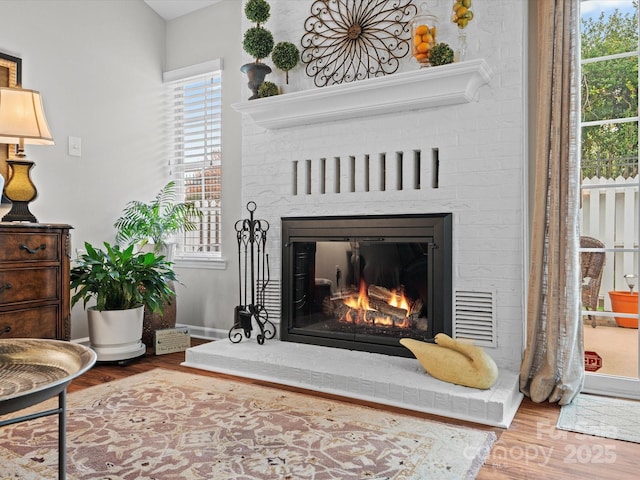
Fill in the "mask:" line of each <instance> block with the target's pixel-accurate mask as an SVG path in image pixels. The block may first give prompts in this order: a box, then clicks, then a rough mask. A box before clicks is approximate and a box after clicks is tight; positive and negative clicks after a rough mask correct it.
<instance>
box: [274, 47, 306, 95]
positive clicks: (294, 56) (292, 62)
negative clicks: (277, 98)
mask: <svg viewBox="0 0 640 480" xmlns="http://www.w3.org/2000/svg"><path fill="white" fill-rule="evenodd" d="M271 60H273V64H274V65H275V66H276V68H277V69H278V70H282V71H283V72H284V74H285V83H286V84H287V85H288V84H289V70H291V69H292V68H293V67H295V66H296V65H297V64H298V61H299V60H300V51H299V50H298V47H296V46H295V45H294V44H293V43H291V42H279V43H278V44H277V45H276V46H275V47H273V51H272V52H271Z"/></svg>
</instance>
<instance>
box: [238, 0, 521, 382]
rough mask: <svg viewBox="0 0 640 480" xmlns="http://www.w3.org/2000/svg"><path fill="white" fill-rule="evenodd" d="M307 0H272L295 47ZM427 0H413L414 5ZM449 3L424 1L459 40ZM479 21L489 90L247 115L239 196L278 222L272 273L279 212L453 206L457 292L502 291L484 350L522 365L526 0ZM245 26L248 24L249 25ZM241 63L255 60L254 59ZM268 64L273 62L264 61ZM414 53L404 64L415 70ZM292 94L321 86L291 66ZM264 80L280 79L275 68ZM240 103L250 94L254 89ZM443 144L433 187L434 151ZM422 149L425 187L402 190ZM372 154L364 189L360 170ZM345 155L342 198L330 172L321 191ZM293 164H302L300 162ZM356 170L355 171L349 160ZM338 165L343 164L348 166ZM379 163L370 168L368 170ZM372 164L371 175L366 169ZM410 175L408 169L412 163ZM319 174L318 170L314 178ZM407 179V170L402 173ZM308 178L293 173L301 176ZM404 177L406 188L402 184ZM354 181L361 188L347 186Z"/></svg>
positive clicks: (488, 8) (472, 32)
mask: <svg viewBox="0 0 640 480" xmlns="http://www.w3.org/2000/svg"><path fill="white" fill-rule="evenodd" d="M311 3H312V2H300V1H296V0H288V1H286V0H285V1H283V0H270V4H271V7H272V10H271V11H272V15H271V17H272V18H271V19H270V20H269V21H268V22H267V24H266V27H267V28H269V29H270V30H271V31H272V33H273V34H274V37H275V39H276V42H278V41H283V40H286V41H292V42H294V43H296V44H299V43H300V38H301V37H302V35H303V33H304V29H303V26H304V21H305V19H306V18H307V17H308V16H309V15H310V4H311ZM419 3H420V2H416V4H419ZM452 3H453V2H452V1H451V0H447V1H444V0H439V1H434V0H432V1H429V2H428V5H429V9H430V10H431V11H432V12H433V13H435V14H436V15H437V16H438V17H439V18H440V25H439V32H440V33H439V38H438V40H439V41H445V42H447V43H450V44H451V45H452V46H455V45H456V42H457V39H456V35H457V31H456V27H454V26H452V25H451V23H450V22H449V20H448V19H449V17H450V8H451V4H452ZM473 10H474V12H475V18H474V20H473V22H472V23H471V24H470V26H469V28H468V29H467V35H468V45H469V48H468V53H467V59H476V58H484V59H485V61H486V62H487V64H488V65H489V66H490V68H491V69H492V70H493V74H494V75H493V78H492V79H491V81H490V83H489V85H486V86H483V87H481V88H480V90H479V92H478V96H477V98H476V99H475V100H474V101H472V102H470V103H467V104H463V105H455V106H447V107H439V108H431V109H424V110H413V111H404V112H400V113H392V114H384V115H377V116H375V117H364V118H358V119H350V120H339V121H335V122H331V123H320V124H315V125H301V126H295V127H290V128H284V129H278V130H267V129H264V128H262V127H259V126H257V125H255V124H254V123H253V121H252V119H251V118H250V117H249V116H246V115H245V116H244V119H243V144H242V149H243V153H242V188H243V191H242V198H243V201H244V202H245V203H246V202H248V201H254V202H256V204H257V205H258V210H257V211H256V217H257V218H264V219H266V220H268V221H269V222H270V224H271V229H270V231H269V235H270V236H269V242H268V250H269V254H270V260H271V273H272V277H277V278H279V275H280V218H281V217H283V216H312V215H361V214H381V213H398V214H409V213H435V212H452V213H453V218H454V223H453V272H452V273H453V290H454V294H455V292H456V291H459V290H473V291H481V292H485V291H486V292H493V293H494V294H495V304H496V310H495V318H496V325H497V347H496V348H495V349H494V348H491V349H489V350H488V351H489V353H490V354H491V355H492V356H493V357H494V359H495V360H496V362H497V363H498V365H499V366H501V367H505V368H508V369H511V370H517V369H518V367H519V363H520V359H521V353H522V345H523V330H524V317H525V313H524V312H525V302H524V290H525V289H524V284H525V278H526V272H527V262H526V260H525V257H526V255H525V244H526V241H525V232H526V208H525V202H526V182H527V180H526V173H527V172H526V162H525V147H526V144H525V139H526V130H525V128H526V122H525V118H526V110H525V104H526V97H525V95H526V85H525V81H524V79H525V76H526V72H525V64H526V54H527V50H526V29H525V26H526V10H527V8H526V2H525V1H524V0H518V1H512V0H491V1H484V2H480V1H478V2H475V4H474V7H473ZM248 27H249V24H248V22H246V21H245V23H244V25H243V28H244V29H246V28H248ZM246 61H247V62H249V61H251V59H250V58H249V57H248V56H247V58H246ZM266 63H270V62H269V60H267V61H266ZM416 68H417V66H416V65H415V64H414V63H413V61H412V60H411V59H409V58H407V59H404V60H403V61H402V63H401V66H400V69H399V71H400V72H401V71H408V70H412V69H416ZM289 76H290V82H289V85H288V86H287V87H286V88H285V91H289V92H292V91H298V90H308V89H313V88H316V87H314V86H313V82H312V80H311V79H310V78H309V77H307V76H306V74H305V71H304V65H299V66H298V67H296V69H294V70H293V71H291V72H290V74H289ZM268 80H271V81H274V82H276V83H279V84H282V83H284V76H283V75H282V74H281V73H278V72H274V73H273V74H271V75H270V76H269V77H268ZM244 93H245V94H244V95H243V98H248V97H249V95H250V93H249V91H248V89H246V92H244ZM434 149H437V150H438V155H439V165H440V167H439V175H438V185H437V187H438V188H435V186H434V184H433V182H432V179H433V178H434V172H433V162H432V160H431V159H432V152H433V151H434ZM416 151H419V152H421V154H420V156H421V162H420V165H421V170H422V171H421V172H420V178H421V182H420V188H419V189H415V188H413V184H412V181H411V175H410V174H409V180H408V181H404V182H402V183H403V189H402V190H398V189H397V185H398V181H397V178H396V177H397V175H398V170H397V169H396V168H395V167H391V168H389V164H390V163H391V164H393V162H394V161H396V159H397V158H398V152H403V153H402V156H403V158H406V157H407V156H408V157H411V156H412V155H414V153H413V152H416ZM381 154H384V155H385V157H386V159H387V169H386V176H387V180H386V189H385V190H384V191H382V190H381V189H380V188H378V185H379V182H378V180H377V179H378V178H379V176H380V175H381V172H380V171H377V170H376V168H377V167H376V165H378V164H379V162H378V159H379V158H380V155H381ZM367 156H368V158H369V165H370V171H369V177H370V178H372V179H373V181H372V182H370V184H369V190H368V191H366V185H365V184H366V182H365V181H364V180H363V178H364V177H363V175H362V165H364V163H365V158H366V157H367ZM336 158H339V159H340V165H341V168H340V172H341V175H340V185H341V187H340V193H336V190H337V188H336V187H335V185H333V183H332V182H333V180H332V179H333V176H332V175H325V178H328V179H329V180H325V182H324V187H325V189H324V190H325V191H324V193H322V192H321V188H320V184H321V183H322V182H319V181H318V175H317V172H318V171H319V170H318V169H319V168H320V167H319V165H320V164H321V163H322V160H321V159H326V160H325V161H324V163H325V168H329V169H330V171H333V170H332V169H333V168H335V167H334V165H335V162H336V160H335V159H336ZM296 162H297V163H296ZM351 164H353V165H355V172H356V173H355V178H351V175H352V174H351V173H350V172H351V170H350V167H348V165H351ZM295 165H298V171H300V168H303V169H305V168H307V165H309V168H310V169H311V172H312V174H313V175H312V182H311V190H310V193H307V190H306V184H305V185H298V187H299V188H297V194H294V193H295V192H296V188H295V186H294V178H295V176H294V169H295ZM342 165H345V166H344V167H343V166H342ZM372 165H373V167H372ZM372 169H373V171H371V170H372ZM405 170H406V169H405ZM313 172H316V173H315V174H314V173H313ZM404 175H408V174H407V172H406V171H404V172H403V176H404ZM300 178H301V176H300V175H298V183H300V181H301V180H300ZM407 183H408V184H409V185H407ZM352 184H355V191H351V185H352Z"/></svg>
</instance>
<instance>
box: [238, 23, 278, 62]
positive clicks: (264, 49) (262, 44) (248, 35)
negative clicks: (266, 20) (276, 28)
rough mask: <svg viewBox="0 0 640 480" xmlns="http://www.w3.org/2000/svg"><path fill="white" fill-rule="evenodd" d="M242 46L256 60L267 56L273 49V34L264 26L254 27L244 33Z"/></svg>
mask: <svg viewBox="0 0 640 480" xmlns="http://www.w3.org/2000/svg"><path fill="white" fill-rule="evenodd" d="M242 48H244V51H245V52H247V53H248V54H249V55H251V56H252V57H254V58H255V59H256V60H260V59H261V58H266V57H268V56H269V54H270V53H271V50H273V35H272V34H271V32H270V31H269V30H265V29H264V28H262V27H252V28H250V29H249V30H247V31H246V32H245V33H244V40H243V41H242Z"/></svg>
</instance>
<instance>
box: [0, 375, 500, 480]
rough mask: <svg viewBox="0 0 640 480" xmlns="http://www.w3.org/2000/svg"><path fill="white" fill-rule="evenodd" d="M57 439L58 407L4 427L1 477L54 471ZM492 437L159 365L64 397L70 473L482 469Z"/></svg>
mask: <svg viewBox="0 0 640 480" xmlns="http://www.w3.org/2000/svg"><path fill="white" fill-rule="evenodd" d="M52 401H54V400H52ZM55 402H57V399H55ZM55 404H56V403H53V404H52V405H53V406H55ZM43 405H44V404H40V405H39V406H38V407H39V408H38V409H37V410H42V406H43ZM57 438H58V437H57V417H56V416H54V417H45V418H40V419H37V420H31V421H28V422H23V423H19V424H15V425H12V426H8V427H4V428H0V445H1V446H0V458H2V459H3V461H2V462H1V464H0V478H2V479H9V478H11V479H15V478H20V479H40V478H56V469H57ZM495 439H496V436H495V434H494V433H493V432H491V431H482V430H474V429H471V428H461V427H457V426H452V425H447V424H444V423H438V422H432V421H427V420H421V419H417V418H414V417H410V416H404V415H399V414H392V413H388V412H381V411H377V410H375V409H372V408H367V407H359V406H354V405H350V404H347V403H343V402H339V401H330V400H325V399H319V398H314V397H313V396H308V395H304V394H298V393H291V392H287V391H284V390H280V389H275V388H268V387H262V386H255V385H248V384H244V383H240V382H231V381H228V380H222V379H217V378H211V377H206V376H201V375H196V374H189V373H181V372H174V371H170V370H163V369H156V370H152V371H150V372H147V373H143V374H139V375H133V376H131V377H129V378H127V379H124V380H118V381H114V382H109V383H106V384H104V385H99V386H95V387H91V388H88V389H85V390H82V391H80V392H76V393H72V394H70V395H68V397H67V455H68V462H67V478H69V479H103V480H106V479H109V480H115V479H137V480H140V479H144V480H151V479H153V480H164V479H206V480H212V479H213V480H215V479H220V480H223V479H224V480H228V479H238V480H240V479H241V480H252V479H270V480H271V479H292V480H294V479H295V480H301V479H314V480H331V479H340V480H345V479H358V480H365V479H366V480H382V479H398V480H399V479H427V478H428V479H464V478H475V476H476V474H477V472H478V470H479V469H480V467H481V466H482V465H483V463H484V461H485V459H486V458H487V455H488V454H489V451H490V449H491V446H492V444H493V443H494V441H495Z"/></svg>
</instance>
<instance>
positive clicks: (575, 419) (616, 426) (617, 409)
mask: <svg viewBox="0 0 640 480" xmlns="http://www.w3.org/2000/svg"><path fill="white" fill-rule="evenodd" d="M557 428H559V429H560V430H568V431H570V432H578V433H586V434H589V435H595V436H596V437H605V438H613V439H616V440H626V441H628V442H635V443H640V402H638V401H634V400H625V399H622V398H611V397H600V396H597V395H586V394H579V395H578V396H577V397H576V398H575V399H574V400H573V402H571V403H570V404H569V405H565V406H563V407H562V409H560V416H559V417H558V425H557Z"/></svg>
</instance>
